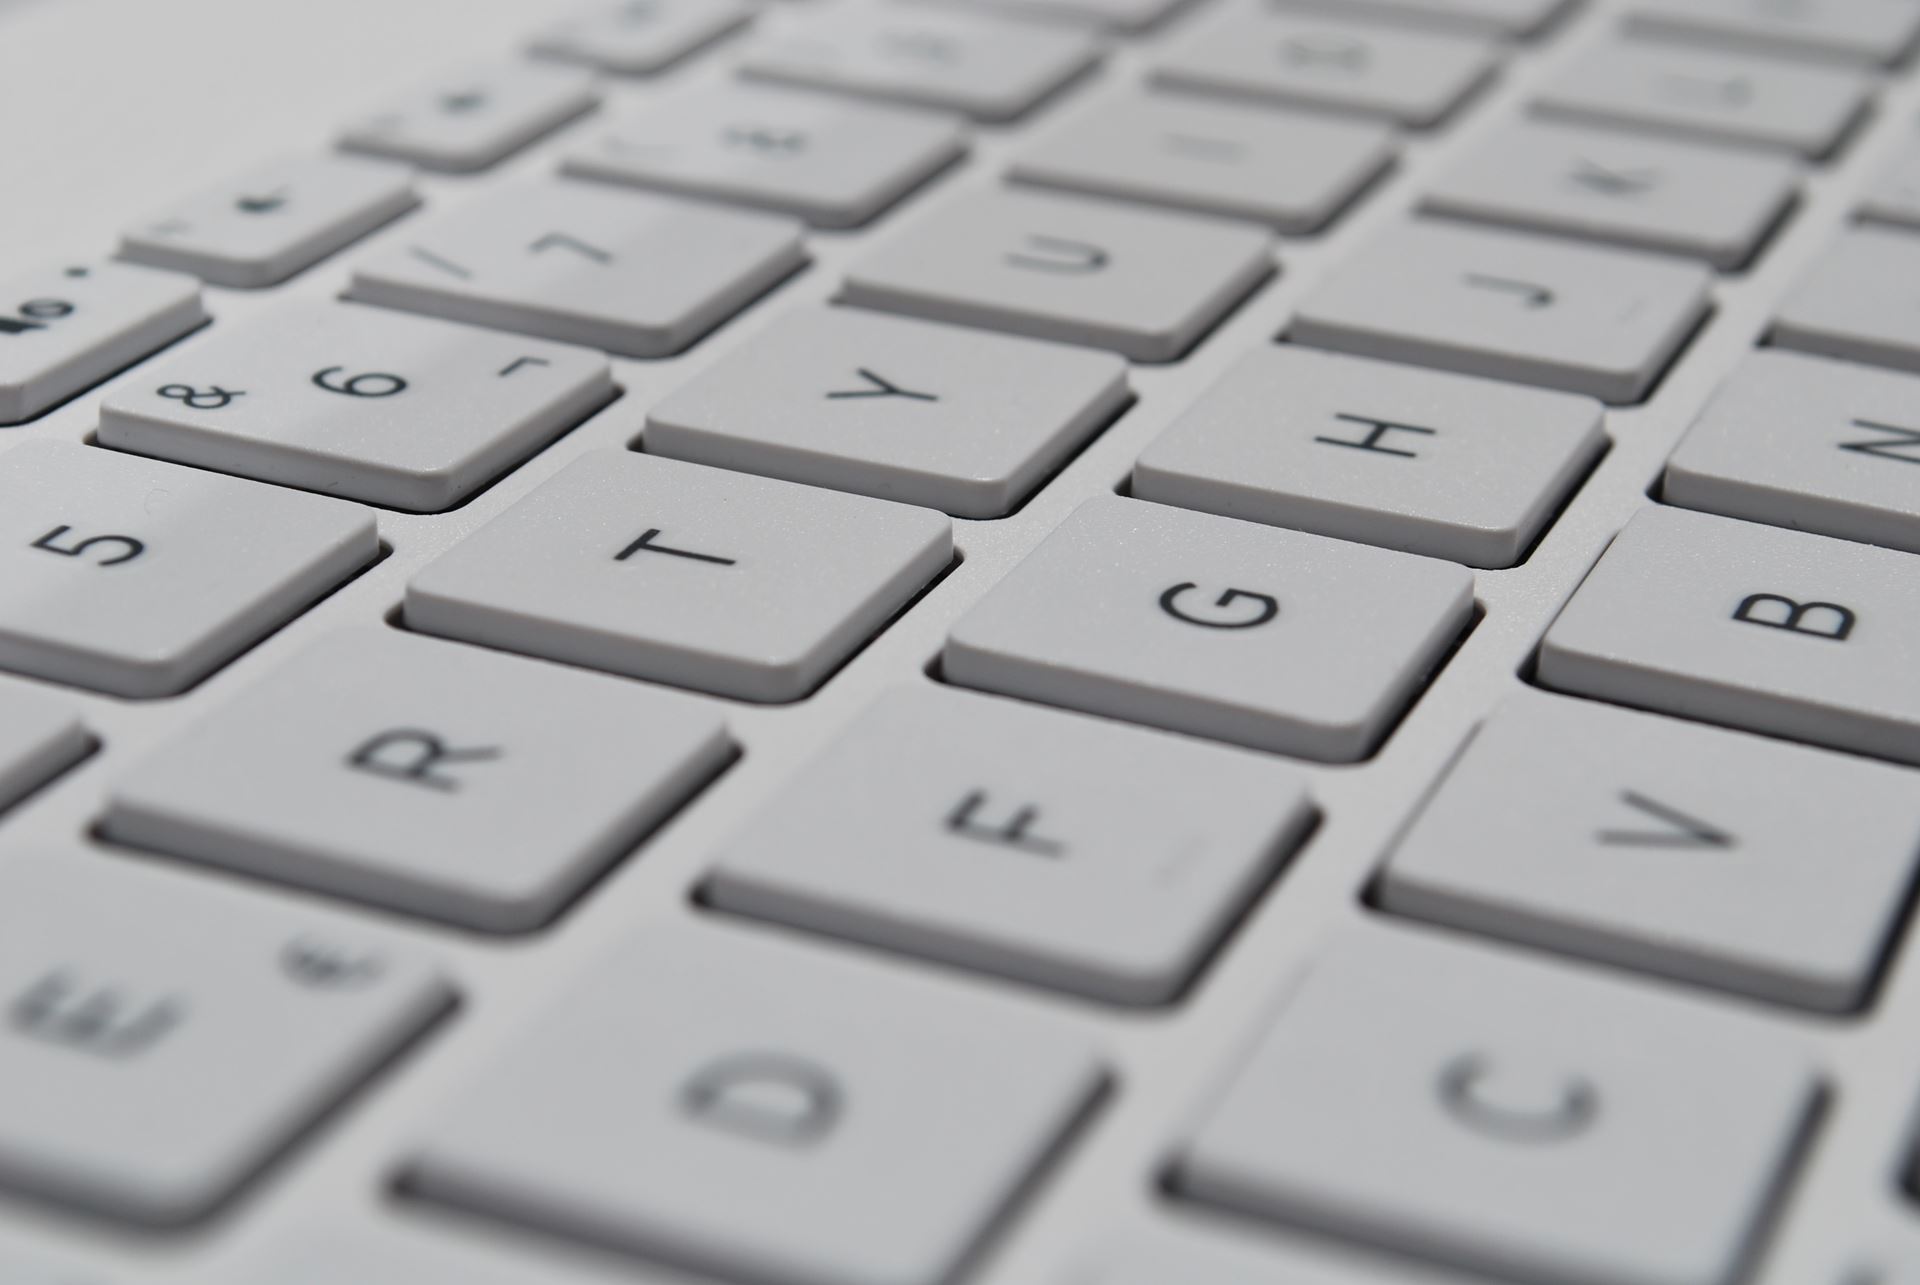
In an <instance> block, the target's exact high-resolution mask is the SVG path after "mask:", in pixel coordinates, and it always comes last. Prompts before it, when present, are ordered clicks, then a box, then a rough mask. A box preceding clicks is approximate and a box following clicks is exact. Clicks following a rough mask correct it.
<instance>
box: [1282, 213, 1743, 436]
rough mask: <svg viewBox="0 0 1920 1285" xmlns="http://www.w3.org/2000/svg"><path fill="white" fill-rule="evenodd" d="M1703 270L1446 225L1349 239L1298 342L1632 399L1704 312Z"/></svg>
mask: <svg viewBox="0 0 1920 1285" xmlns="http://www.w3.org/2000/svg"><path fill="white" fill-rule="evenodd" d="M1712 279H1713V274H1712V273H1711V272H1709V271H1708V270H1707V269H1706V268H1705V267H1703V266H1699V265H1696V264H1691V263H1682V262H1679V261H1677V260H1672V259H1666V258H1660V257H1655V256H1652V255H1647V254H1641V253H1638V252H1635V251H1629V250H1615V249H1610V248H1603V247H1599V246H1583V245H1577V244H1574V243H1571V242H1566V241H1561V240H1558V239H1548V238H1546V237H1539V236H1532V235H1528V234H1523V233H1514V232H1494V231H1484V230H1481V229H1478V228H1469V227H1461V226H1455V225H1452V224H1446V223H1431V222H1416V223H1408V224H1403V225H1401V226H1399V227H1397V228H1393V229H1391V230H1389V231H1388V232H1387V233H1385V234H1384V235H1381V236H1376V237H1375V238H1374V239H1373V240H1371V241H1369V242H1367V243H1365V244H1363V245H1362V246H1360V247H1359V248H1358V249H1357V250H1355V251H1354V253H1353V257H1352V258H1351V259H1349V260H1348V261H1347V262H1346V263H1344V264H1342V265H1340V266H1338V267H1336V268H1335V269H1334V270H1333V272H1332V273H1331V274H1330V275H1329V276H1328V277H1326V278H1325V279H1324V280H1322V281H1321V282H1320V284H1319V286H1318V287H1317V288H1315V289H1314V290H1312V291H1311V292H1309V293H1308V295H1307V297H1306V298H1305V299H1304V300H1302V301H1301V304H1300V306H1299V309H1298V311H1297V312H1296V314H1295V316H1294V320H1293V325H1292V328H1291V330H1290V331H1289V334H1290V336H1291V337H1292V338H1293V339H1295V340H1297V341H1299V342H1300V343H1304V344H1312V345H1315V346H1318V347H1323V348H1338V349H1343V350H1345V351H1349V352H1355V353H1359V354H1361V355H1363V356H1369V357H1379V358H1383V359H1385V360H1388V361H1405V362H1413V363H1416V364H1419V365H1428V366H1442V367H1447V368H1450V369H1453V370H1458V371H1461V372H1463V373H1465V374H1470V375H1486V376H1488V377H1490V378H1493V379H1506V380H1513V381H1515V382H1518V383H1528V384H1545V385H1547V386H1548V387H1552V388H1560V389H1565V390H1566V391H1567V392H1572V393H1585V394H1586V395H1588V396H1590V397H1598V398H1600V399H1601V400H1602V401H1609V402H1631V401H1637V400H1638V399H1639V398H1640V397H1642V396H1644V395H1645V393H1646V392H1647V390H1648V389H1649V388H1651V387H1652V386H1653V383H1654V381H1655V380H1656V379H1658V378H1659V377H1660V374H1661V373H1662V372H1663V371H1664V370H1665V369H1666V368H1667V365H1668V363H1669V362H1671V361H1672V360H1673V358H1674V356H1675V355H1676V354H1677V353H1678V352H1679V351H1680V349H1681V347H1682V346H1683V345H1684V344H1685V343H1686V341H1687V339H1688V337H1689V336H1690V335H1691V334H1692V333H1693V330H1694V328H1695V327H1696V326H1697V325H1698V324H1699V322H1700V321H1701V319H1702V318H1704V317H1705V316H1706V312H1707V307H1708V301H1709V296H1708V287H1709V285H1710V283H1711V282H1712Z"/></svg>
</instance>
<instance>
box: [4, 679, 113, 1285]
mask: <svg viewBox="0 0 1920 1285" xmlns="http://www.w3.org/2000/svg"><path fill="white" fill-rule="evenodd" d="M92 748H93V738H92V737H90V736H88V735H87V730H86V728H85V727H83V726H81V723H80V719H79V716H78V715H76V714H75V713H74V712H73V710H72V709H70V708H69V707H68V706H67V705H65V704H64V703H63V702H60V701H57V700H54V699H53V698H52V697H50V696H42V695H41V694H40V693H39V692H36V691H34V690H33V689H32V688H30V687H28V686H26V685H25V684H14V685H9V686H6V687H0V808H10V807H12V806H13V805H14V804H16V803H18V802H19V801H20V800H21V799H23V798H25V797H26V796H27V795H29V794H31V793H33V791H35V790H37V789H39V788H40V787H41V786H43V785H45V784H46V783H47V782H48V781H51V780H52V779H53V778H54V777H56V776H58V775H60V773H62V772H64V771H66V770H67V769H68V768H70V767H72V766H73V765H74V764H75V763H78V762H79V761H80V760H81V759H83V758H85V757H86V756H87V754H88V752H89V751H91V750H92ZM0 1279H5V1278H4V1277H0Z"/></svg>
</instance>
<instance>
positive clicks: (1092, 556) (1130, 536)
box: [943, 496, 1473, 762]
mask: <svg viewBox="0 0 1920 1285" xmlns="http://www.w3.org/2000/svg"><path fill="white" fill-rule="evenodd" d="M1472 610H1473V576H1472V573H1470V572H1468V571H1467V570H1466V568H1464V567H1460V566H1456V565H1454V564H1452V563H1448V562H1440V561H1437V560H1435V559H1431V558H1421V557H1415V556H1414V555H1412V554H1407V553H1397V552H1392V551H1389V550H1386V549H1375V548H1369V547H1368V546H1366V545H1359V544H1349V543H1347V542H1346V541H1344V540H1329V539H1327V538H1325V537H1324V536H1317V535H1304V534H1302V533H1300V532H1298V531H1281V530H1275V529H1273V528H1271V527H1262V526H1255V525H1254V524H1252V523H1249V522H1237V521H1234V520H1232V519H1230V518H1220V517H1214V516H1212V515H1211V514H1204V513H1189V512H1185V511H1183V510H1180V509H1172V508H1165V507H1162V506H1160V505H1157V504H1145V503H1142V502H1140V501H1138V500H1126V499H1121V498H1120V497H1118V496H1111V497H1105V496H1103V497H1097V498H1095V499H1091V500H1088V501H1087V502H1086V503H1084V504H1082V505H1081V506H1080V507H1079V508H1078V509H1076V510H1075V511H1074V512H1073V514H1072V515H1071V516H1069V517H1068V518H1067V520H1066V521H1065V522H1062V523H1061V524H1060V525H1059V526H1058V527H1056V528H1055V529H1054V531H1053V534H1052V535H1050V536H1048V537H1047V539H1046V540H1045V541H1043V542H1042V543H1041V545H1040V547H1039V548H1037V549H1035V550H1034V551H1033V552H1032V553H1031V554H1029V555H1027V557H1026V559H1025V560H1024V561H1022V562H1021V563H1020V564H1019V565H1018V566H1016V567H1015V568H1014V569H1013V570H1012V571H1011V572H1009V573H1008V574H1007V576H1006V578H1005V579H1003V580H1001V581H1000V583H999V584H997V585H995V586H994V587H993V589H991V590H990V591H989V592H988V593H987V596H986V597H985V598H983V599H981V600H980V602H979V604H978V605H976V606H975V607H974V608H973V610H972V611H970V612H968V613H967V614H966V615H965V616H963V617H961V618H960V621H959V622H958V623H957V624H955V625H954V627H953V632H952V633H951V634H950V635H949V637H948V639H947V648H946V651H945V653H944V661H943V664H944V669H945V674H946V677H947V678H948V679H949V680H950V681H952V682H955V683H958V684H960V685H961V686H965V687H978V688H984V689H986V690H988V691H996V692H1003V693H1006V694H1008V695H1012V696H1021V697H1025V698H1027V699H1029V700H1037V701H1043V702H1046V703H1048V704H1053V705H1064V706H1067V707H1069V708H1073V709H1081V710H1086V711H1088V712H1089V713H1094V714H1104V715H1107V716H1108V717H1111V718H1121V719H1128V720H1131V721H1134V722H1140V723H1146V724H1149V725H1151V726H1155V727H1163V728H1167V729H1169V730H1172V731H1176V732H1188V733H1191V734H1193V735H1196V736H1206V737H1213V738H1217V739H1219V740H1225V741H1233V742H1236V743H1238V744H1241V745H1249V746H1253V747H1255V748H1257V749H1267V750H1275V751H1278V752H1280V753H1282V754H1295V755H1299V756H1301V757H1304V758H1314V759H1326V760H1329V761H1333V762H1345V761H1351V760H1355V759H1359V758H1364V757H1365V756H1366V755H1368V754H1370V753H1371V752H1372V751H1373V749H1374V747H1375V746H1376V745H1377V744H1378V743H1379V741H1380V740H1381V738H1382V737H1384V736H1385V735H1386V732H1387V728H1388V727H1389V726H1390V725H1391V723H1392V722H1393V720H1394V719H1395V718H1396V717H1397V716H1398V715H1399V713H1400V711H1401V710H1402V709H1403V708H1404V707H1405V706H1406V704H1407V703H1408V702H1409V701H1410V700H1411V699H1412V698H1413V695H1414V693H1415V692H1416V691H1417V690H1418V689H1419V687H1420V685H1421V683H1422V682H1424V681H1425V679H1426V676H1427V675H1428V673H1430V672H1431V671H1432V669H1433V667H1434V666H1435V665H1436V664H1437V663H1438V662H1439V660H1440V657H1441V654H1442V653H1443V652H1444V651H1445V650H1446V647H1447V645H1448V644H1449V643H1450V642H1452V641H1453V640H1454V639H1455V638H1456V637H1457V636H1459V634H1460V633H1461V632H1462V631H1463V630H1465V628H1466V626H1467V621H1468V618H1469V616H1470V615H1471V613H1472Z"/></svg>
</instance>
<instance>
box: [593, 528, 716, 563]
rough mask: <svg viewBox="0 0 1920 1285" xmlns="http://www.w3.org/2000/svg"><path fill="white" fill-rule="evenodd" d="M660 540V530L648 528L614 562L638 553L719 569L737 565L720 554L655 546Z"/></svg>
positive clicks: (623, 560)
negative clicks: (708, 564) (709, 565)
mask: <svg viewBox="0 0 1920 1285" xmlns="http://www.w3.org/2000/svg"><path fill="white" fill-rule="evenodd" d="M659 538H660V528H659V527H648V528H647V529H646V530H645V531H644V532H642V533H641V535H640V538H639V539H638V540H635V541H634V542H633V543H632V544H630V545H628V546H627V547H626V548H624V549H622V550H620V552H618V553H616V554H614V555H613V560H614V561H615V562H625V561H626V560H627V559H628V558H631V557H632V556H633V555H634V554H636V553H664V554H666V555H668V556H669V557H674V558H687V559H689V560H691V561H693V562H711V563H713V564H714V565H715V566H719V567H731V566H733V565H734V563H735V559H733V558H723V557H720V556H719V555H718V554H712V553H695V552H693V550H691V549H673V548H669V547H667V546H666V545H664V544H655V543H654V541H655V540H657V539H659Z"/></svg>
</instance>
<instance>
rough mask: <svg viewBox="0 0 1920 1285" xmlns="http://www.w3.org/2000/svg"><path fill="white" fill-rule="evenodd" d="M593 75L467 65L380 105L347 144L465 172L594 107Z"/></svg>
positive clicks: (344, 139)
mask: <svg viewBox="0 0 1920 1285" xmlns="http://www.w3.org/2000/svg"><path fill="white" fill-rule="evenodd" d="M598 101H599V95H598V94H597V93H596V92H595V90H594V87H593V77H592V76H591V75H589V74H588V73H586V72H584V71H577V70H575V69H573V68H571V67H555V66H551V65H542V64H539V63H526V62H503V63H490V64H485V65H480V66H473V67H466V68H462V69H460V70H458V71H455V72H450V73H448V74H447V75H444V76H441V77H440V78H438V79H437V80H435V81H434V82H433V83H432V85H430V86H429V87H427V88H425V89H422V90H417V91H415V92H413V93H410V94H408V95H406V96H405V97H402V98H397V99H394V100H393V101H392V102H389V103H387V104H385V105H384V106H381V107H377V108H375V109H374V110H373V111H372V112H369V113H368V114H367V115H366V116H364V117H362V118H361V119H360V120H358V121H356V122H355V123H354V124H352V125H350V126H348V127H347V130H346V132H345V133H344V134H343V135H341V138H340V146H341V147H343V148H345V149H347V150H348V151H352V152H366V153H369V154H371V155H374V156H386V157H391V158H393V159H395V160H401V161H411V162H412V163H413V164H415V165H419V166H422V167H423V168H426V169H430V170H445V171H449V172H454V173H465V172H468V171H472V170H483V169H486V168H487V167H488V166H490V165H494V164H496V163H497V162H500V161H503V160H505V159H506V158H507V157H509V156H511V155H513V154H514V153H515V152H517V151H519V150H520V149H521V148H523V147H525V146H526V145H527V144H529V143H531V142H533V141H534V140H535V139H537V138H539V137H541V136H542V135H545V134H550V133H552V132H553V131H554V130H556V129H558V128H559V127H560V126H562V125H564V124H566V123H567V122H568V121H570V120H572V119H574V118H575V117H577V116H581V115H583V114H585V113H586V112H589V111H591V110H592V109H593V107H594V104H595V103H596V102H598Z"/></svg>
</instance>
